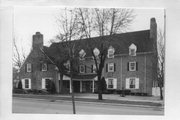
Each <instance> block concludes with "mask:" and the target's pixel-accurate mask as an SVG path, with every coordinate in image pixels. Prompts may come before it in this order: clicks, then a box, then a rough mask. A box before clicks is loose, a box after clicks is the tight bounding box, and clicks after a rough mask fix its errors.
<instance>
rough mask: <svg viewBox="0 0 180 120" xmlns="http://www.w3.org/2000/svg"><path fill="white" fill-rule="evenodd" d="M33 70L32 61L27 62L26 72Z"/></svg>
mask: <svg viewBox="0 0 180 120" xmlns="http://www.w3.org/2000/svg"><path fill="white" fill-rule="evenodd" d="M31 71H32V65H31V63H28V64H26V72H31Z"/></svg>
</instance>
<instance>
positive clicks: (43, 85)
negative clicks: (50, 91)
mask: <svg viewBox="0 0 180 120" xmlns="http://www.w3.org/2000/svg"><path fill="white" fill-rule="evenodd" d="M42 89H46V88H45V79H44V78H43V79H42Z"/></svg>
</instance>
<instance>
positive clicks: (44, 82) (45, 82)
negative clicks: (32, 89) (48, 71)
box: [42, 78, 51, 89]
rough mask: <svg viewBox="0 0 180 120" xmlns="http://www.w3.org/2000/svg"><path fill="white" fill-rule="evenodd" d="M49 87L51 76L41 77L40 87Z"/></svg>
mask: <svg viewBox="0 0 180 120" xmlns="http://www.w3.org/2000/svg"><path fill="white" fill-rule="evenodd" d="M50 87H51V78H42V89H48V88H50Z"/></svg>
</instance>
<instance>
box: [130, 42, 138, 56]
mask: <svg viewBox="0 0 180 120" xmlns="http://www.w3.org/2000/svg"><path fill="white" fill-rule="evenodd" d="M136 51H137V47H136V45H135V44H131V45H130V46H129V55H130V56H136Z"/></svg>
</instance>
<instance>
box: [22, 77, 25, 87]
mask: <svg viewBox="0 0 180 120" xmlns="http://www.w3.org/2000/svg"><path fill="white" fill-rule="evenodd" d="M21 82H22V88H23V89H24V88H25V82H24V79H22V80H21Z"/></svg>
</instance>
